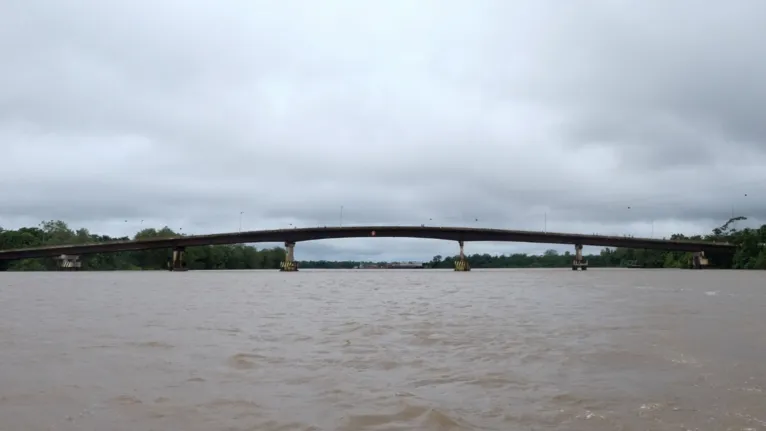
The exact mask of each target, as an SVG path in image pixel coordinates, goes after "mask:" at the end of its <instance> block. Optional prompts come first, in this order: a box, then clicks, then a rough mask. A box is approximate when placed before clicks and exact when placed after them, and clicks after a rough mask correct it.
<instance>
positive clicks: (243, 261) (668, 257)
mask: <svg viewBox="0 0 766 431" xmlns="http://www.w3.org/2000/svg"><path fill="white" fill-rule="evenodd" d="M740 220H745V218H744V217H736V218H732V219H731V220H729V221H727V222H726V223H725V224H724V225H723V226H721V227H718V228H716V229H714V230H713V231H712V232H711V233H710V234H709V235H704V236H692V237H686V236H684V235H681V234H677V235H673V236H672V237H671V238H670V239H690V240H704V241H718V242H731V243H734V244H737V245H738V248H737V251H736V253H734V254H733V255H726V254H722V255H708V257H709V258H710V260H711V264H712V265H713V266H714V267H718V268H734V269H766V225H763V226H761V227H760V228H757V229H750V228H747V229H741V230H737V229H735V228H734V227H733V224H734V222H736V221H740ZM175 236H180V234H178V233H176V232H174V231H172V230H171V229H169V228H167V227H164V228H162V229H159V230H158V229H153V228H148V229H143V230H141V231H140V232H138V233H136V234H135V235H134V236H133V237H132V238H131V237H122V238H113V237H109V236H106V235H96V234H92V233H90V232H89V231H88V230H87V229H78V230H76V231H75V230H72V229H70V228H69V226H67V224H66V223H64V222H62V221H48V222H43V223H41V224H40V225H39V226H36V227H25V228H21V229H17V230H3V229H2V228H0V250H7V249H14V248H26V247H38V246H45V245H64V244H87V243H99V242H110V241H125V240H130V239H149V238H169V237H175ZM169 255H170V251H169V250H165V249H159V250H143V251H125V252H119V253H103V254H93V255H83V256H82V257H81V261H82V269H84V270H139V269H143V270H156V269H166V268H167V260H168V256H169ZM691 256H692V255H691V253H684V252H670V251H663V250H640V249H623V248H608V249H604V250H602V251H601V252H600V253H599V254H591V255H587V256H585V258H586V259H587V260H588V263H589V265H590V266H592V267H620V266H639V267H646V268H686V267H688V265H689V263H690V261H691ZM284 258H285V249H284V248H282V247H273V248H264V249H258V248H256V247H253V246H249V245H211V246H203V247H189V248H187V249H186V264H187V267H188V268H189V269H278V268H279V263H280V262H281V261H283V260H284ZM456 258H457V256H434V258H433V259H431V261H429V262H427V263H426V266H427V267H430V268H452V267H453V262H454V260H455V259H456ZM466 258H467V259H468V261H469V262H470V264H471V266H472V267H473V268H565V267H569V266H570V265H571V262H572V258H573V255H572V253H571V252H568V251H567V252H564V253H559V252H557V251H556V250H552V249H551V250H548V251H546V252H545V253H544V254H543V255H529V254H523V253H517V254H511V255H499V256H497V255H496V256H493V255H490V254H473V255H469V256H466ZM372 263H377V264H383V263H384V262H359V261H325V260H320V261H300V262H299V266H300V267H301V268H327V269H333V268H335V269H340V268H349V269H350V268H354V267H356V266H359V265H363V264H372ZM55 268H56V263H55V261H54V260H53V259H50V258H40V259H25V260H20V261H11V262H4V261H0V270H2V269H7V270H17V271H19V270H20V271H24V270H28V271H42V270H53V269H55Z"/></svg>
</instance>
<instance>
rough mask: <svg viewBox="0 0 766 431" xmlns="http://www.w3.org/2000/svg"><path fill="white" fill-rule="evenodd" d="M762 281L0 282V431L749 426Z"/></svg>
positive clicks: (537, 276) (488, 276)
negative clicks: (0, 430)
mask: <svg viewBox="0 0 766 431" xmlns="http://www.w3.org/2000/svg"><path fill="white" fill-rule="evenodd" d="M765 312H766V273H765V272H737V271H688V270H687V271H684V270H675V271H674V270H656V271H655V270H607V269H595V268H592V269H591V270H589V271H587V272H576V273H573V272H572V271H570V270H498V271H481V270H475V271H472V272H470V273H455V272H452V271H438V270H419V271H418V270H414V271H407V270H356V271H309V270H305V271H301V272H298V273H279V272H264V271H220V272H219V271H205V272H187V273H167V272H102V273H96V272H90V273H9V272H6V273H0V429H2V430H3V431H5V430H9V431H15V430H20V431H21V430H24V431H27V430H111V431H122V430H125V431H140V430H184V431H186V430H188V431H196V430H206V431H208V430H265V431H266V430H341V431H360V430H415V429H422V430H499V431H508V430H542V429H546V430H548V429H551V430H575V431H576V430H596V431H598V430H687V429H688V430H695V429H699V430H743V431H744V430H748V431H752V430H766V393H764V390H765V389H766V331H765V330H766V313H765Z"/></svg>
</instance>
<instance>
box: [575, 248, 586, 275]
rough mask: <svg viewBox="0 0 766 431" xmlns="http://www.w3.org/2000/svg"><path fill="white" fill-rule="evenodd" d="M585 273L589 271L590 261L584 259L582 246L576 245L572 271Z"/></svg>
mask: <svg viewBox="0 0 766 431" xmlns="http://www.w3.org/2000/svg"><path fill="white" fill-rule="evenodd" d="M578 269H579V270H581V271H585V270H587V269H588V261H587V260H585V259H583V257H582V244H575V258H574V260H572V271H577V270H578Z"/></svg>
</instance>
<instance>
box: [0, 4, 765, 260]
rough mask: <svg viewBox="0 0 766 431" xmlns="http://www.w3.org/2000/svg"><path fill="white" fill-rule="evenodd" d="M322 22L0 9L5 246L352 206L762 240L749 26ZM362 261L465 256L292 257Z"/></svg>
mask: <svg viewBox="0 0 766 431" xmlns="http://www.w3.org/2000/svg"><path fill="white" fill-rule="evenodd" d="M312 4H313V3H311V2H304V1H298V0H293V1H283V2H278V3H275V2H265V1H249V2H246V1H241V2H217V3H216V2H207V1H184V2H180V1H166V2H161V3H157V2H149V1H132V2H126V1H112V2H99V1H95V0H77V1H71V2H58V1H52V0H50V1H45V0H28V1H25V2H6V3H4V4H2V5H0V36H1V37H0V40H2V42H0V58H2V59H3V64H4V67H3V68H1V69H0V83H2V84H0V151H2V153H1V154H0V157H2V159H0V163H1V165H0V166H2V169H0V186H2V189H3V193H2V194H0V226H6V227H12V226H17V225H20V224H24V223H32V224H36V223H37V222H39V221H40V220H43V219H52V218H62V219H65V220H66V221H68V222H69V223H70V224H71V225H73V226H75V227H79V226H83V225H84V226H87V227H89V228H90V229H91V230H93V231H100V232H101V231H102V232H104V233H108V234H113V235H118V234H119V235H122V234H130V233H132V232H133V231H135V230H137V229H138V228H140V227H142V226H144V225H145V224H151V225H165V224H167V225H168V226H171V227H174V228H181V227H183V230H184V232H190V233H205V232H214V231H232V230H235V229H237V228H238V225H239V214H240V212H242V211H244V214H243V215H242V218H243V228H245V229H256V228H274V227H288V226H291V225H292V226H307V225H334V224H338V223H339V222H340V220H339V219H340V214H339V212H340V207H341V206H344V217H343V223H344V224H372V225H375V224H387V223H390V224H421V223H425V224H434V225H435V224H443V225H463V224H465V225H469V226H470V225H476V226H484V227H505V228H517V229H535V230H542V229H545V228H546V226H547V228H548V230H557V231H583V232H602V233H626V234H636V235H638V234H640V235H650V234H651V233H652V226H653V228H654V234H655V235H656V236H660V235H669V234H671V233H673V232H676V231H683V232H685V233H689V234H694V233H705V232H708V231H709V230H710V229H712V228H713V227H715V226H718V225H720V224H721V223H723V221H725V219H726V218H728V217H729V216H730V215H731V213H732V207H734V210H735V213H742V214H744V215H747V216H749V217H751V218H752V219H753V220H751V221H749V223H757V222H758V220H764V219H766V196H764V193H763V192H761V191H760V190H762V189H763V187H764V186H765V185H766V176H765V175H764V172H766V171H764V169H763V166H764V165H765V164H766V151H765V150H766V143H765V142H766V139H765V138H766V129H764V127H766V126H764V123H763V121H761V118H760V117H761V116H762V114H761V113H762V112H766V84H765V83H764V81H763V80H762V79H761V77H762V76H764V74H765V73H764V72H766V65H765V64H766V62H765V61H764V60H763V58H764V56H763V55H762V54H761V52H762V51H763V49H762V47H763V46H764V45H765V44H766V31H765V30H763V25H762V22H763V18H764V17H766V5H764V3H763V2H761V1H756V0H741V1H737V2H734V3H728V4H726V3H718V4H713V3H711V4H707V3H706V4H701V3H700V2H697V1H694V2H693V1H691V0H682V1H675V2H638V1H626V2H600V1H588V0H586V1H582V2H577V3H576V4H575V3H567V4H562V3H561V2H557V1H546V0H540V1H535V2H507V1H485V2H478V3H473V4H471V5H470V7H469V5H468V4H467V3H465V2H459V1H451V0H444V1H435V0H434V1H421V2H417V3H413V2H406V1H392V2H386V3H385V5H383V3H380V4H378V3H369V2H365V3H364V4H362V3H359V4H356V3H349V2H341V1H331V0H328V1H326V2H324V3H323V7H322V8H321V11H320V12H318V11H317V9H316V8H315V7H311V5H312ZM745 193H747V194H748V197H747V198H745V197H744V194H745ZM628 207H630V209H628ZM125 220H128V221H127V222H126V221H125ZM140 220H144V224H141V223H140ZM546 221H547V224H546ZM545 248H547V247H545V246H544V245H529V244H482V245H471V247H470V250H469V251H470V252H477V251H480V252H484V251H487V252H493V253H494V252H511V251H517V250H525V251H542V250H544V249H545ZM553 248H555V247H553ZM376 252H379V253H380V256H384V257H387V258H418V257H423V258H430V256H432V255H433V254H437V253H440V254H443V255H444V254H450V253H454V252H456V246H455V245H454V244H449V243H444V242H439V241H436V242H434V241H417V240H413V241H409V240H406V239H397V240H391V241H390V242H389V241H388V240H386V241H383V240H348V241H334V242H326V243H314V244H305V245H301V247H300V249H299V255H300V256H301V257H305V258H321V257H326V258H338V257H344V256H349V257H351V256H358V255H369V256H372V255H374V253H376ZM373 260H374V259H373Z"/></svg>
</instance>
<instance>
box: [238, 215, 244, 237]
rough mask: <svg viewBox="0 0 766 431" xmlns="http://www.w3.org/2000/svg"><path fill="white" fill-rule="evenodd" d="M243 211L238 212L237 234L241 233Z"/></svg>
mask: <svg viewBox="0 0 766 431" xmlns="http://www.w3.org/2000/svg"><path fill="white" fill-rule="evenodd" d="M244 213H245V212H244V211H240V212H239V232H240V233H242V214H244Z"/></svg>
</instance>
